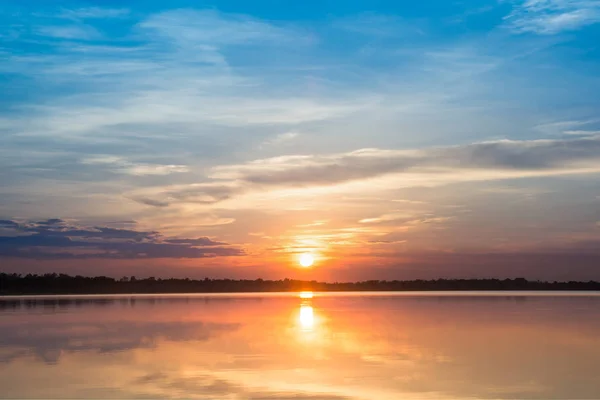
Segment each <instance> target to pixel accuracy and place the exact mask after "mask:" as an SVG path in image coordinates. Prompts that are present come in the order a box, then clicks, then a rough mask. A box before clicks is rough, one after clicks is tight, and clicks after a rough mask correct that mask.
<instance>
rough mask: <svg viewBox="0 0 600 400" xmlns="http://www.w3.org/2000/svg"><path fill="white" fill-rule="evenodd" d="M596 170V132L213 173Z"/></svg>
mask: <svg viewBox="0 0 600 400" xmlns="http://www.w3.org/2000/svg"><path fill="white" fill-rule="evenodd" d="M598 170H600V136H590V137H581V138H575V139H561V140H530V141H515V140H501V141H496V142H482V143H474V144H470V145H463V146H452V147H438V148H429V149H423V150H382V149H362V150H357V151H353V152H350V153H341V154H333V155H323V156H320V155H317V156H308V155H306V156H303V155H298V156H283V157H275V158H269V159H263V160H256V161H253V162H250V163H247V164H241V165H231V166H221V167H217V168H215V169H214V170H213V173H212V177H213V178H215V179H230V180H238V181H243V182H246V183H249V184H256V185H282V186H309V185H332V184H339V183H344V182H349V181H354V180H362V179H369V178H374V177H378V176H382V175H387V174H402V173H407V174H408V173H411V174H419V175H421V176H427V175H435V176H439V175H442V176H443V175H444V174H452V173H463V174H467V175H466V176H465V175H463V176H462V177H461V180H464V179H466V180H468V173H469V172H479V174H478V175H477V176H476V177H474V179H484V178H485V179H502V178H507V177H519V176H531V175H534V176H549V175H556V174H563V173H575V172H582V171H584V172H591V171H598Z"/></svg>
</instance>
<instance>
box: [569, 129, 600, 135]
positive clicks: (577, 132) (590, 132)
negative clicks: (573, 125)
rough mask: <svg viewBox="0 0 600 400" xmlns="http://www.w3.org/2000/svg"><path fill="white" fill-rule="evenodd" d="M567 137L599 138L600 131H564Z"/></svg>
mask: <svg viewBox="0 0 600 400" xmlns="http://www.w3.org/2000/svg"><path fill="white" fill-rule="evenodd" d="M563 133H564V134H565V135H577V136H597V135H600V131H583V130H574V131H564V132H563Z"/></svg>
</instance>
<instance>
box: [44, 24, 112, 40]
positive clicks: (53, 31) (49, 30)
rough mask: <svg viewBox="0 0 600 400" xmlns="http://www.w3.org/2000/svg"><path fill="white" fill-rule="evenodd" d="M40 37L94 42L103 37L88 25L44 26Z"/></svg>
mask: <svg viewBox="0 0 600 400" xmlns="http://www.w3.org/2000/svg"><path fill="white" fill-rule="evenodd" d="M37 33H38V35H41V36H50V37H53V38H57V39H73V40H93V39H98V38H100V37H102V35H101V34H100V32H98V31H97V30H96V29H95V28H93V27H91V26H88V25H63V26H42V27H40V28H38V29H37Z"/></svg>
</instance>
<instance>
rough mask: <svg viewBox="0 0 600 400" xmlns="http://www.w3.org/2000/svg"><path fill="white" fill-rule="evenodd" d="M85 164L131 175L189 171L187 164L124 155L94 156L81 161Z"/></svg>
mask: <svg viewBox="0 0 600 400" xmlns="http://www.w3.org/2000/svg"><path fill="white" fill-rule="evenodd" d="M81 162H82V163H83V164H92V165H95V164H100V165H107V166H108V167H109V168H110V169H112V170H113V171H115V172H120V173H125V174H129V175H169V174H173V173H178V172H189V168H188V167H186V166H185V165H172V164H170V165H169V164H168V165H163V164H144V163H135V162H131V161H127V160H126V159H124V158H122V157H115V156H94V157H88V158H85V159H83V160H82V161H81Z"/></svg>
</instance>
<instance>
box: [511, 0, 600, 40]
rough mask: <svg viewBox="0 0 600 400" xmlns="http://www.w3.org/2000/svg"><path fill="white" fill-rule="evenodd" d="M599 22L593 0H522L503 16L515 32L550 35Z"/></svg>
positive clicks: (599, 10) (599, 9)
mask: <svg viewBox="0 0 600 400" xmlns="http://www.w3.org/2000/svg"><path fill="white" fill-rule="evenodd" d="M598 22H600V3H599V2H598V1H597V0H526V1H525V2H523V3H522V4H520V5H517V6H515V8H514V10H513V12H512V13H511V14H510V15H508V16H507V17H506V23H507V26H508V27H509V28H510V29H511V30H513V31H514V32H516V33H537V34H540V35H552V34H557V33H560V32H563V31H572V30H577V29H581V28H583V27H585V26H588V25H592V24H595V23H598Z"/></svg>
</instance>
